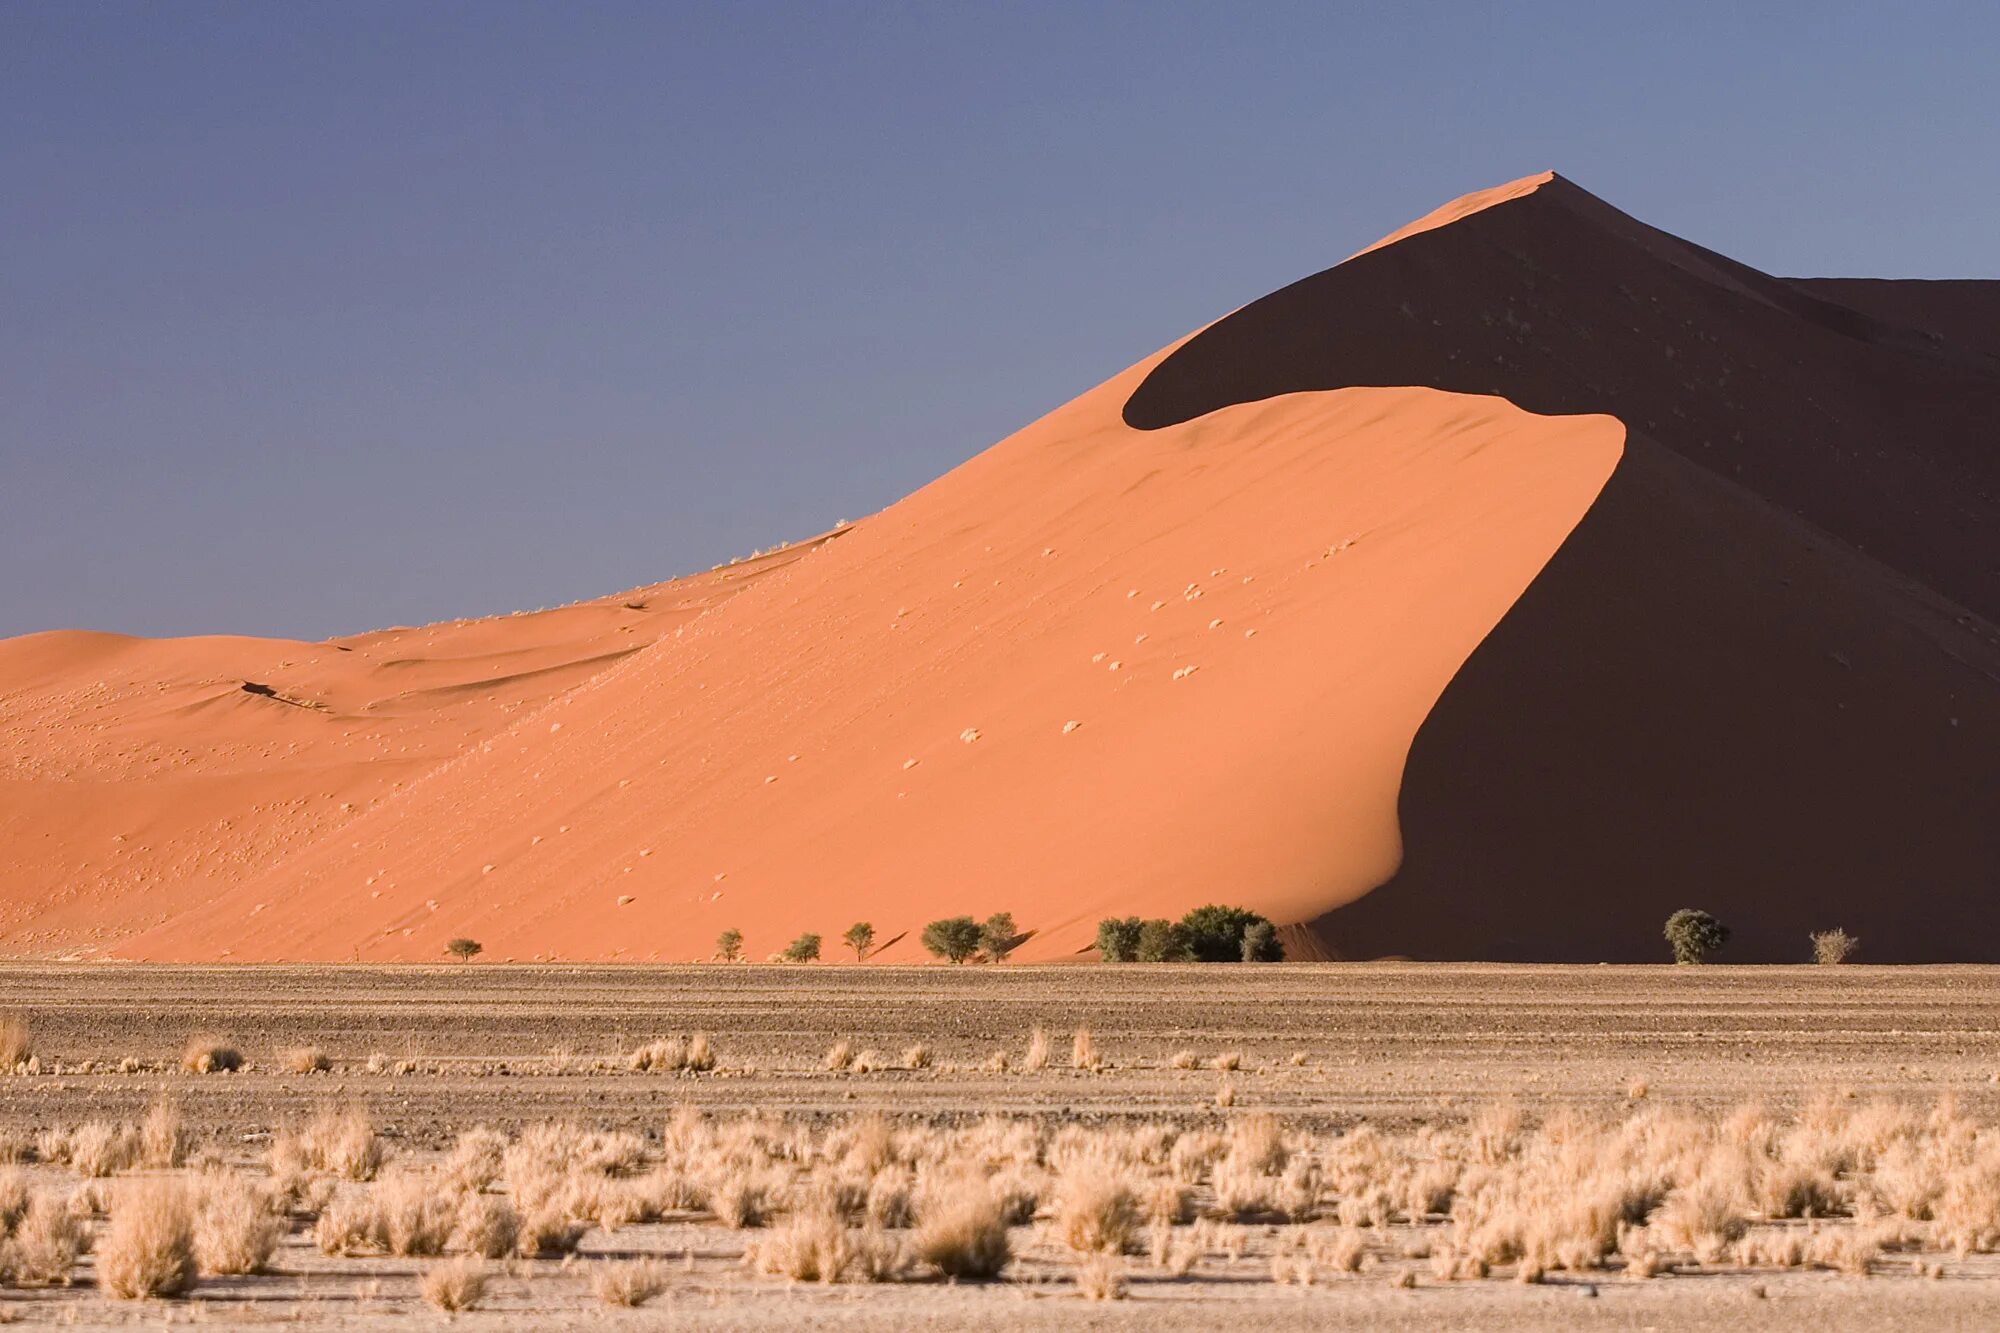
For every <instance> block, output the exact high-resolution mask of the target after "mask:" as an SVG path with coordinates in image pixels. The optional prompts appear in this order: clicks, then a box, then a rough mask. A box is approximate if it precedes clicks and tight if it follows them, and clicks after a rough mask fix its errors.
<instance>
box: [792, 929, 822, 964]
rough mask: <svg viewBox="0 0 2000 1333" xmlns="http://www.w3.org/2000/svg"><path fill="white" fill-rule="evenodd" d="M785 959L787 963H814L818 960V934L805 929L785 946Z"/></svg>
mask: <svg viewBox="0 0 2000 1333" xmlns="http://www.w3.org/2000/svg"><path fill="white" fill-rule="evenodd" d="M785 961H786V962H788V963H816V962H818V961H819V936H817V935H815V934H813V933H812V932H811V931H807V932H806V933H805V934H803V935H801V936H799V937H798V938H797V939H795V940H793V941H792V942H791V943H790V944H787V945H786V946H785Z"/></svg>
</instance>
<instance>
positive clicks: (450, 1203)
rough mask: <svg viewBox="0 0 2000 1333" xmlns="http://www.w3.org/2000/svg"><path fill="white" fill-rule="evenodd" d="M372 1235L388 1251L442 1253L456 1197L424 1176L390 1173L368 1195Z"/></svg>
mask: <svg viewBox="0 0 2000 1333" xmlns="http://www.w3.org/2000/svg"><path fill="white" fill-rule="evenodd" d="M369 1197H370V1201H371V1202H372V1203H373V1204H374V1209H375V1222H374V1234H375V1237H376V1239H377V1240H378V1241H379V1243H380V1244H381V1246H382V1248H384V1249H386V1250H387V1251H388V1252H389V1253H391V1254H399V1255H432V1254H443V1253H444V1251H445V1246H447V1245H448V1244H450V1243H451V1236H452V1231H453V1229H454V1228H455V1227H456V1226H457V1223H458V1207H457V1200H456V1199H454V1198H453V1197H452V1196H451V1195H449V1194H446V1193H444V1192H443V1191H441V1190H440V1189H439V1188H438V1184H437V1182H436V1181H435V1180H432V1179H431V1178H430V1177H428V1176H414V1175H412V1176H393V1177H391V1178H390V1179H387V1180H384V1181H381V1182H379V1183H378V1184H377V1185H376V1186H375V1189H374V1192H373V1193H372V1194H371V1195H370V1196H369Z"/></svg>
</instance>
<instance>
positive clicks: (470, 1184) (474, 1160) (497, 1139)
mask: <svg viewBox="0 0 2000 1333" xmlns="http://www.w3.org/2000/svg"><path fill="white" fill-rule="evenodd" d="M506 1151H507V1136H506V1135H505V1134H502V1133H500V1132H499V1131H498V1130H493V1129H488V1128H487V1127H486V1126H484V1125H475V1126H474V1127H473V1128H471V1129H468V1130H466V1131H465V1132H464V1133H463V1134H460V1135H459V1136H458V1142H456V1143H454V1144H453V1145H452V1148H451V1152H450V1153H448V1154H447V1155H446V1156H445V1159H444V1161H443V1163H442V1164H441V1165H440V1166H439V1167H438V1174H439V1175H440V1176H442V1177H443V1178H444V1181H445V1184H446V1185H448V1186H449V1187H450V1188H452V1189H454V1190H458V1191H461V1192H463V1193H468V1194H477V1193H479V1192H480V1191H481V1190H484V1189H486V1188H487V1187H488V1186H490V1185H491V1184H492V1183H493V1182H494V1181H496V1180H498V1179H499V1178H500V1170H501V1161H502V1159H503V1157H504V1155H505V1153H506Z"/></svg>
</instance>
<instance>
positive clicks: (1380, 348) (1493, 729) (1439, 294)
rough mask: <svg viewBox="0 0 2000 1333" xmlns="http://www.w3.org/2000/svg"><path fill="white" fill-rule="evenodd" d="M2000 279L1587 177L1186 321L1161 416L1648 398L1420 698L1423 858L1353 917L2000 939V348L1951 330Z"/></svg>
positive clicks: (1438, 924)
mask: <svg viewBox="0 0 2000 1333" xmlns="http://www.w3.org/2000/svg"><path fill="white" fill-rule="evenodd" d="M1996 291H2000V284H1944V285H1939V284H1913V285H1908V286H1906V285H1905V284H1898V283H1868V284H1849V283H1842V282H1786V281H1783V280H1779V279H1774V278H1768V277H1766V276H1764V275H1762V274H1758V273H1756V272H1754V271H1752V270H1749V269H1746V268H1744V267H1743V266H1741V265H1738V264H1734V263H1733V262H1731V261H1728V260H1724V259H1721V258H1720V257H1718V256H1714V255H1711V254H1709V253H1708V252H1705V251H1701V250H1699V249H1698V248H1697V247H1693V246H1689V245H1686V244H1685V243H1683V242H1680V241H1677V240H1675V239H1674V238H1672V237H1668V236H1665V235H1664V234H1663V233H1659V232H1656V231H1653V230H1652V229H1650V228H1646V227H1643V226H1642V225H1641V224H1638V223H1635V222H1633V221H1632V220H1630V219H1628V218H1625V217H1623V215H1620V214H1616V213H1615V212H1614V211H1613V210H1610V209H1609V208H1608V207H1607V206H1605V205H1603V204H1602V203H1600V202H1599V201H1597V200H1595V199H1593V198H1591V197H1589V196H1588V195H1585V194H1583V192H1582V191H1579V190H1577V189H1575V187H1573V186H1570V185H1568V184H1567V183H1566V182H1563V181H1561V180H1560V179H1559V178H1555V179H1551V180H1548V181H1547V183H1545V184H1544V185H1543V186H1542V187H1541V188H1539V189H1536V190H1534V191H1533V192H1531V193H1525V194H1517V195H1513V196H1511V197H1510V198H1509V199H1507V200H1505V201H1503V202H1501V203H1499V204H1497V205H1495V206H1493V207H1490V208H1488V209H1486V210H1485V211H1482V212H1480V213H1478V214H1476V215H1473V216H1470V217H1466V218H1464V219H1462V220H1459V221H1457V222H1454V223H1453V224H1452V225H1451V226H1450V227H1448V228H1444V229H1439V230H1433V231H1427V232H1423V233H1421V234H1416V235H1413V236H1412V237H1411V238H1409V239H1407V240H1405V241H1402V242H1400V243H1399V244H1398V245H1396V246H1394V247H1392V248H1389V249H1386V250H1377V251H1371V252H1364V254H1363V255H1361V256H1359V257H1357V258H1356V259H1355V260H1352V261H1350V262H1349V263H1347V264H1344V265H1342V266H1340V267H1338V268H1335V269H1332V270H1329V271H1327V272H1325V273H1322V274H1319V275H1317V276H1315V277H1313V278H1309V279H1306V280H1305V281H1304V282H1302V283H1299V284H1295V285H1294V286H1293V287H1290V288H1287V289H1285V290H1284V291H1282V292H1279V293H1275V294H1274V295H1273V296H1271V297H1267V298H1265V299H1264V300H1263V301H1260V302H1256V303H1253V304H1252V305H1250V306H1248V307H1245V308H1244V309H1243V310H1241V311H1239V312H1237V313H1236V314H1234V315H1231V316H1229V317H1227V318H1225V319H1224V320H1222V321H1219V322H1218V323H1217V324H1216V325H1214V326H1212V327H1211V328H1210V329H1208V330H1206V331H1204V332H1203V333H1202V334H1200V335H1198V336H1196V337H1195V338H1193V339H1190V340H1189V341H1188V342H1187V343H1186V344H1185V345H1183V346H1182V347H1181V348H1179V349H1178V350H1177V351H1176V352H1175V353H1174V354H1173V355H1171V356H1169V357H1167V358H1165V359H1164V360H1163V362H1162V363H1161V365H1160V366H1159V367H1158V368H1157V369H1156V370H1155V371H1154V372H1153V373H1152V375H1151V376H1149V377H1148V379H1147V380H1146V381H1145V382H1144V383H1143V384H1141V386H1140V387H1139V389H1138V390H1137V391H1136V392H1135V393H1134V395H1133V397H1132V400H1131V401H1130V403H1128V404H1127V407H1126V417H1127V419H1128V420H1130V421H1133V422H1135V423H1136V424H1139V425H1141V426H1144V427H1148V428H1158V427H1161V426H1164V425H1167V424H1169V423H1172V422H1174V421H1178V420H1184V419H1188V418H1190V417H1195V416H1198V415H1199V414H1201V413H1203V412H1208V411H1214V410H1217V409H1218V408H1221V407H1223V406H1225V405H1227V404H1230V403H1237V402H1246V401H1256V400H1258V399H1260V398H1262V397H1265V396H1268V395H1272V394H1284V393H1291V392H1299V391H1307V390H1325V389H1334V388H1338V387H1340V386H1343V385H1348V384H1373V383H1422V384H1428V385H1432V386H1434V387H1438V388H1441V389H1448V390H1453V391H1458V392H1478V393H1498V394H1501V395H1503V396H1505V397H1507V398H1508V399H1510V400H1512V401H1514V402H1518V403H1521V404H1523V405H1524V406H1528V407H1531V408H1534V409H1536V410H1542V411H1581V410H1597V411H1604V412H1609V413H1612V414H1614V415H1616V416H1617V417H1619V418H1620V419H1621V420H1623V421H1624V422H1625V423H1626V425H1627V427H1628V429H1629V431H1630V437H1629V440H1628V445H1627V450H1626V455H1625V459H1624V461H1623V462H1622V463H1621V465H1620V466H1619V468H1618V470H1617V472H1616V473H1615V474H1614V476H1613V477H1612V478H1611V480H1610V482H1609V483H1608V484H1607V485H1606V487H1605V488H1604V491H1603V494H1602V495H1601V496H1600V498H1599V500H1598V502H1597V503H1596V505H1594V506H1593V508H1592V510H1591V512H1590V513H1589V514H1588V515H1587V516H1586V517H1585V518H1584V520H1583V522H1582V523H1581V524H1580V525H1579V526H1578V528H1577V530H1576V531H1575V532H1574V533H1573V534H1572V535H1571V537H1570V538H1569V540H1568V541H1567V542H1566V543H1565V544H1564V546H1563V548H1562V549H1561V551H1559V552H1558V553H1557V555H1556V557H1555V558H1554V559H1553V560H1552V561H1551V562H1550V564H1549V565H1548V567H1547V568H1546V569H1545V570H1544V571H1543V572H1542V574H1541V576H1540V577H1539V578H1538V579H1537V580H1536V581H1535V582H1534V584H1533V585H1532V586H1530V587H1529V588H1528V589H1527V591H1526V592H1525V593H1524V595H1523V597H1522V598H1521V599H1520V600H1519V601H1518V602H1517V603H1516V604H1515V605H1514V606H1513V607H1512V609H1511V610H1510V611H1509V612H1508V614H1507V616H1506V617H1505V619H1504V620H1503V621H1502V622H1501V624H1500V625H1499V627H1498V628H1497V629H1496V631H1495V632H1494V633H1493V634H1492V635H1491V636H1489V637H1488V638H1487V639H1486V641H1485V642H1484V643H1482V644H1481V646H1480V647H1479V649H1478V650H1477V651H1476V652H1475V653H1474V654H1473V655H1472V657H1471V659H1470V660H1469V661H1468V662H1467V664H1466V666H1465V668H1464V669H1463V670H1462V671H1461V672H1460V673H1459V674H1458V675H1457V676H1456V677H1455V678H1454V680H1453V681H1452V683H1451V685H1450V687H1449V688H1448V689H1447V690H1446V691H1445V692H1444V694H1443V696H1442V698H1441V699H1440V701H1439V703H1438V706H1437V708H1436V709H1435V710H1434V711H1433V712H1432V714H1431V715H1430V717H1429V718H1428V719H1427V720H1426V722H1425V723H1424V725H1423V727H1422V729H1421V730H1420V732H1419V733H1418V736H1417V739H1416V742H1415V745H1414V748H1413V750H1412V753H1411V756H1410V760H1409V764H1408V768H1407V771H1406V774H1405V779H1404V785H1403V789H1402V793H1401V799H1400V811H1401V819H1402V827H1403V833H1404V837H1405V841H1406V847H1407V850H1406V857H1405V860H1404V863H1403V865H1402V866H1401V868H1400V869H1399V871H1398V873H1397V874H1396V875H1395V877H1394V878H1392V879H1391V880H1390V881H1389V882H1388V883H1387V884H1386V885H1385V886H1383V887H1382V888H1380V889H1377V890H1376V891H1375V892H1373V893H1371V894H1369V895H1367V896H1366V897H1364V898H1362V899H1360V900H1359V901H1357V902H1355V903H1353V904H1351V905H1349V906H1346V907H1343V908H1341V909H1339V910H1336V911H1334V912H1332V913H1330V914H1328V915H1326V916H1325V917H1323V918H1321V919H1320V920H1319V921H1317V922H1316V923H1315V924H1314V930H1313V933H1314V934H1315V935H1316V936H1317V937H1318V943H1319V945H1320V946H1321V947H1322V948H1323V949H1325V950H1326V951H1327V952H1330V953H1333V954H1335V955H1338V956H1350V957H1366V956H1373V955H1378V954H1383V953H1399V954H1410V955H1414V956H1419V957H1438V958H1501V959H1523V960H1528V959H1564V960H1591V959H1621V958H1644V957H1650V956H1654V955H1655V953H1656V951H1657V947H1658V946H1657V943H1656V933H1657V924H1658V923H1659V922H1660V921H1661V920H1662V919H1663V918H1664V917H1665V916H1666V914H1667V913H1668V912H1670V911H1672V910H1673V909H1674V908H1676V907H1680V906H1687V905H1707V906H1709V907H1711V908H1712V909H1713V910H1716V911H1717V912H1718V913H1720V914H1721V915H1723V916H1724V917H1725V918H1726V919H1727V920H1728V921H1730V922H1731V923H1732V924H1733V925H1734V926H1735V927H1736V930H1737V938H1736V941H1735V943H1734V945H1733V946H1732V948H1731V950H1730V956H1731V957H1735V958H1743V959H1795V958H1798V957H1801V956H1802V953H1803V950H1804V935H1805V933H1806V932H1807V931H1808V930H1810V929H1815V928H1823V927H1826V926H1831V925H1835V924H1839V925H1843V926H1845V927H1847V928H1848V929H1850V930H1852V931H1855V932H1856V933H1858V934H1860V935H1861V936H1862V937H1863V938H1864V939H1865V940H1866V941H1867V949H1868V955H1869V957H1871V958H1874V959H1876V960H1879V961H1893V960H1899V959H1991V958H1993V957H1995V956H1996V955H2000V950H1996V947H1995V946H1993V945H1992V944H1991V943H1989V942H1987V941H1985V940H1983V939H1982V938H1980V937H1979V935H1978V934H1976V933H1975V932H1973V931H1970V930H1968V929H1967V927H1968V925H1969V923H1971V922H1973V921H1976V920H1977V919H1978V917H1979V914H1980V910H1981V909H1982V908H1983V907H1984V905H1985V903H1986V902H1987V901H1988V899H1989V897H1990V895H1991V893H1992V892H1993V891H1994V889H1995V888H1996V887H2000V886H1996V884H1995V879H1994V876H1995V867H1996V866H2000V688H1996V686H2000V650H1996V641H1997V640H2000V636H1996V634H1995V632H1994V628H1993V625H1992V623H1991V612H1992V610H1993V608H1994V606H1995V604H1996V600H2000V599H1996V584H2000V579H1996V578H1995V563H1996V546H1995V535H1996V533H2000V522H1996V513H1995V505H1996V487H1995V475H1996V471H2000V466H1997V465H2000V448H1996V446H1995V435H1994V431H1995V425H1994V423H1995V422H2000V363H1996V362H1995V361H1993V360H1992V359H1991V358H1990V357H1988V356H1987V355H1986V354H1985V353H1984V352H1983V351H1982V350H1980V348H1978V347H1977V346H1972V347H1970V348H1968V347H1966V346H1963V345H1961V344H1959V343H1954V342H1952V341H1950V340H1949V339H1948V338H1947V337H1945V336H1944V335H1943V334H1942V333H1938V332H1936V331H1937V330H1946V331H1951V330H1955V329H1959V328H1962V327H1965V326H1968V325H1975V324H1976V321H1974V320H1971V319H1969V318H1968V312H1971V311H1976V310H1981V309H1986V308H1989V305H1990V304H1992V303H1993V296H1994V293H1995V292H1996ZM1837 296H1854V297H1857V298H1858V302H1859V303H1860V304H1863V305H1865V307H1866V313H1864V312H1863V311H1862V310H1857V309H1853V308H1850V307H1845V306H1839V305H1835V304H1832V303H1831V302H1829V301H1828V300H1827V299H1826V298H1828V297H1837ZM1891 318H1895V319H1900V320H1903V321H1906V323H1900V324H1899V323H1892V322H1889V321H1890V319H1891Z"/></svg>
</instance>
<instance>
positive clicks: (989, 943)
mask: <svg viewBox="0 0 2000 1333" xmlns="http://www.w3.org/2000/svg"><path fill="white" fill-rule="evenodd" d="M1020 942H1021V932H1020V931H1019V930H1016V929H1015V928H1014V914H1013V913H1012V912H995V913H994V914H993V915H992V916H989V917H987V918H986V923H985V924H984V925H982V926H981V927H980V928H979V951H980V952H981V953H983V954H985V955H986V956H987V957H988V958H991V959H992V960H993V961H994V962H996V963H998V962H1003V961H1005V959H1006V957H1007V955H1008V954H1010V953H1012V952H1014V947H1015V946H1016V945H1018V944H1019V943H1020Z"/></svg>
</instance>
